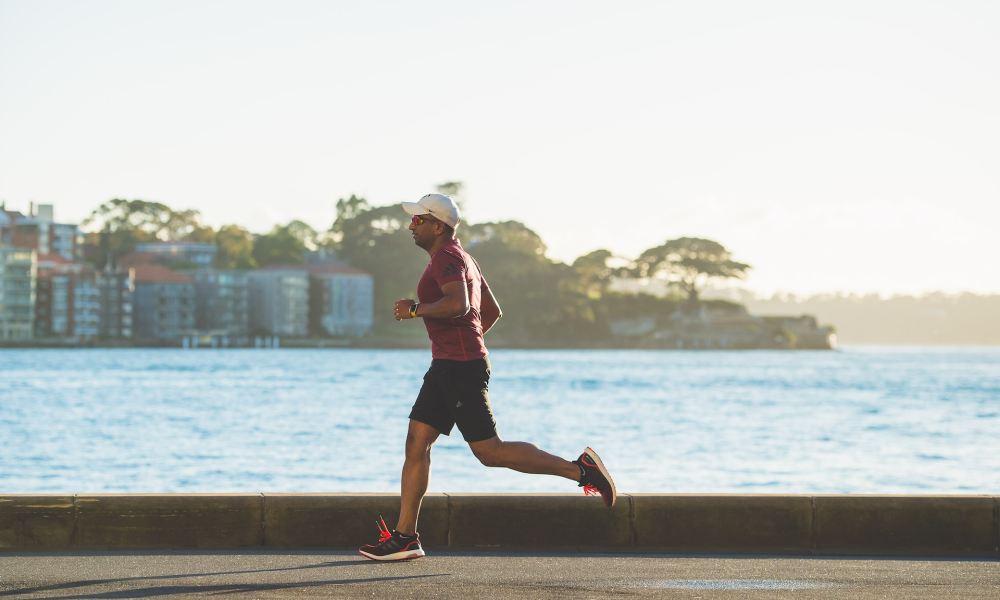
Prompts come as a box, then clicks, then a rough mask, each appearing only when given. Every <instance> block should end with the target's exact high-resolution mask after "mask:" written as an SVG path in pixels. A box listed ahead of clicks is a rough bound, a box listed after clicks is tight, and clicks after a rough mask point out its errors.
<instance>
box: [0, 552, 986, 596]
mask: <svg viewBox="0 0 1000 600" xmlns="http://www.w3.org/2000/svg"><path fill="white" fill-rule="evenodd" d="M217 596H221V597H237V598H244V597H245V598H393V599H397V598H456V599H458V598H461V599H468V598H510V599H517V600H525V599H528V598H560V599H564V598H633V597H635V598H703V599H711V598H750V599H755V598H824V599H839V598H849V599H851V600H862V599H867V598H893V599H895V598H918V599H919V598H928V599H930V598H933V599H935V600H940V599H947V598H962V599H975V598H984V599H985V598H988V599H990V600H997V598H1000V560H997V559H981V560H974V559H969V560H962V559H959V560H955V559H947V560H945V559H932V558H906V559H898V558H857V557H851V558H830V557H784V556H692V555H675V554H647V553H643V554H637V553H636V554H626V553H614V554H595V553H524V552H486V551H483V552H455V551H438V552H436V551H434V550H433V549H428V556H427V557H425V558H422V559H417V560H414V561H408V562H404V563H378V562H374V561H369V560H367V559H364V558H363V557H360V556H358V555H357V554H356V553H354V552H353V551H348V550H329V551H316V550H315V549H306V550H280V551H279V550H270V549H250V550H212V551H208V550H204V551H197V550H177V551H76V552H46V553H41V552H33V553H16V554H15V553H11V554H0V598H3V599H5V598H160V597H162V598H207V597H217Z"/></svg>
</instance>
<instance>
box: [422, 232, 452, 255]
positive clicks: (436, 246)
mask: <svg viewBox="0 0 1000 600" xmlns="http://www.w3.org/2000/svg"><path fill="white" fill-rule="evenodd" d="M454 239H455V238H453V237H447V236H443V235H442V236H441V237H439V238H435V239H434V243H433V244H431V247H430V248H428V249H427V254H430V255H431V256H434V254H435V253H437V251H438V250H440V249H441V248H444V247H445V246H447V245H448V244H450V243H451V242H452V240H454Z"/></svg>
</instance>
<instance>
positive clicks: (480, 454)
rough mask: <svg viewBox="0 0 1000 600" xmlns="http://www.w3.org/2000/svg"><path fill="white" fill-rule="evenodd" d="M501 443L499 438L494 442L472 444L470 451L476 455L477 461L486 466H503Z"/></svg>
mask: <svg viewBox="0 0 1000 600" xmlns="http://www.w3.org/2000/svg"><path fill="white" fill-rule="evenodd" d="M502 445H503V442H501V441H499V440H498V441H497V442H496V443H495V444H489V445H473V446H472V453H473V454H475V455H476V458H478V459H479V462H481V463H483V465H485V466H487V467H502V466H504V462H503V458H502V457H501V448H502Z"/></svg>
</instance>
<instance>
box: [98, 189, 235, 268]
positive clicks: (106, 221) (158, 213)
mask: <svg viewBox="0 0 1000 600" xmlns="http://www.w3.org/2000/svg"><path fill="white" fill-rule="evenodd" d="M82 225H83V226H84V227H85V228H88V227H89V228H91V229H92V231H91V232H90V233H88V234H87V239H86V242H87V243H88V244H89V245H90V246H91V247H98V248H100V251H99V252H97V253H92V254H93V256H94V259H95V262H96V263H97V265H98V266H100V267H103V266H104V263H105V262H106V260H107V259H108V258H109V257H110V258H111V259H112V260H117V259H118V258H119V257H121V256H123V255H125V254H128V253H129V252H131V251H132V250H133V249H134V248H135V246H136V244H139V243H142V242H155V241H164V242H166V241H191V242H211V241H212V240H213V239H214V235H215V233H214V232H213V231H212V228H211V227H207V226H205V225H203V224H202V223H201V214H200V213H199V212H198V211H196V210H191V209H186V210H179V211H175V210H173V209H171V208H170V207H169V206H167V205H166V204H163V203H160V202H149V201H146V200H125V199H122V198H114V199H112V200H108V201H107V202H105V203H104V204H102V205H100V206H99V207H97V208H96V209H94V211H93V212H91V213H90V215H89V216H88V217H87V218H86V219H84V221H83V223H82Z"/></svg>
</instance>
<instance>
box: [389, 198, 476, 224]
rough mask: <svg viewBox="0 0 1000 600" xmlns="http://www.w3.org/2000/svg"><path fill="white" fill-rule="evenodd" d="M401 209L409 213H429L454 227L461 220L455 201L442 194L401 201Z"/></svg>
mask: <svg viewBox="0 0 1000 600" xmlns="http://www.w3.org/2000/svg"><path fill="white" fill-rule="evenodd" d="M403 210H405V211H406V212H408V213H410V214H411V215H431V216H432V217H434V218H435V219H437V220H438V221H441V222H442V223H446V224H448V225H450V226H451V227H452V229H454V228H455V227H458V224H459V222H460V221H461V220H462V215H461V214H459V212H458V205H457V204H455V201H454V200H452V199H451V198H449V197H448V196H445V195H444V194H427V195H426V196H424V197H423V198H421V199H420V200H417V201H416V202H403Z"/></svg>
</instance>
